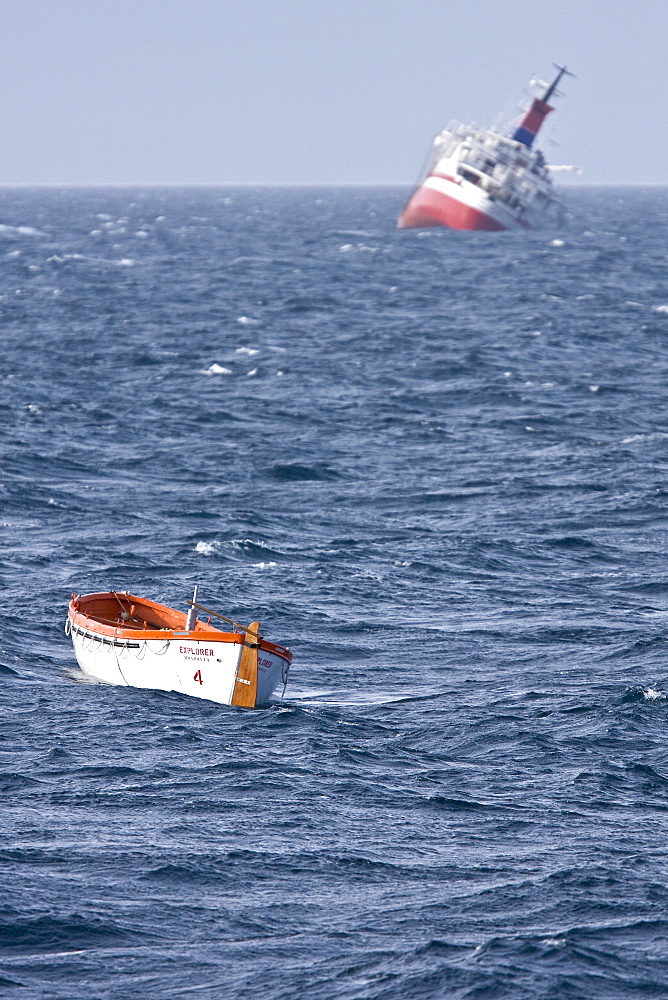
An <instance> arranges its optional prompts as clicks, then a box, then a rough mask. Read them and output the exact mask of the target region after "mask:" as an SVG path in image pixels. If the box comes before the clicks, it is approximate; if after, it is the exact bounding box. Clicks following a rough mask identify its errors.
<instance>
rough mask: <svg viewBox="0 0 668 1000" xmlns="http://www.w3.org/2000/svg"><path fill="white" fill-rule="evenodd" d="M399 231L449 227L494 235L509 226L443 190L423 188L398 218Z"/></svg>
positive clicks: (418, 190)
mask: <svg viewBox="0 0 668 1000" xmlns="http://www.w3.org/2000/svg"><path fill="white" fill-rule="evenodd" d="M398 226H399V228H400V229H422V228H424V227H426V226H447V227H449V228H450V229H474V230H475V229H477V230H484V231H486V232H495V231H498V230H500V229H506V228H507V227H506V226H504V225H502V224H501V223H500V222H497V220H496V219H492V218H491V217H490V216H489V215H486V214H485V213H484V212H481V211H480V210H479V209H477V208H473V207H472V206H471V205H465V204H463V203H462V202H460V201H457V199H456V198H451V197H450V196H449V195H447V194H444V193H443V192H442V191H434V190H432V189H430V188H426V187H420V188H418V189H417V191H416V192H415V194H414V195H413V197H412V198H411V199H410V201H409V202H408V204H407V205H406V207H405V209H404V210H403V212H402V213H401V215H400V217H399V223H398Z"/></svg>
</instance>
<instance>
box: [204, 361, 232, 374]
mask: <svg viewBox="0 0 668 1000" xmlns="http://www.w3.org/2000/svg"><path fill="white" fill-rule="evenodd" d="M204 374H205V375H231V374H232V369H231V368H223V366H222V365H217V364H216V363H215V361H214V363H213V364H212V365H211V367H210V368H207V369H206V370H205V372H204Z"/></svg>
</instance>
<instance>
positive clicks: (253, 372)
mask: <svg viewBox="0 0 668 1000" xmlns="http://www.w3.org/2000/svg"><path fill="white" fill-rule="evenodd" d="M257 372H258V370H257V368H252V369H251V370H250V371H249V372H246V375H257Z"/></svg>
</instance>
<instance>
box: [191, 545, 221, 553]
mask: <svg viewBox="0 0 668 1000" xmlns="http://www.w3.org/2000/svg"><path fill="white" fill-rule="evenodd" d="M219 548H220V542H198V543H197V545H196V546H195V552H199V553H200V555H203V556H212V555H213V554H214V552H217V551H218V549H219Z"/></svg>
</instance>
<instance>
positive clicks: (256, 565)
mask: <svg viewBox="0 0 668 1000" xmlns="http://www.w3.org/2000/svg"><path fill="white" fill-rule="evenodd" d="M251 566H252V568H253V569H273V568H274V567H275V566H278V563H277V562H259V563H252V564H251Z"/></svg>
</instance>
